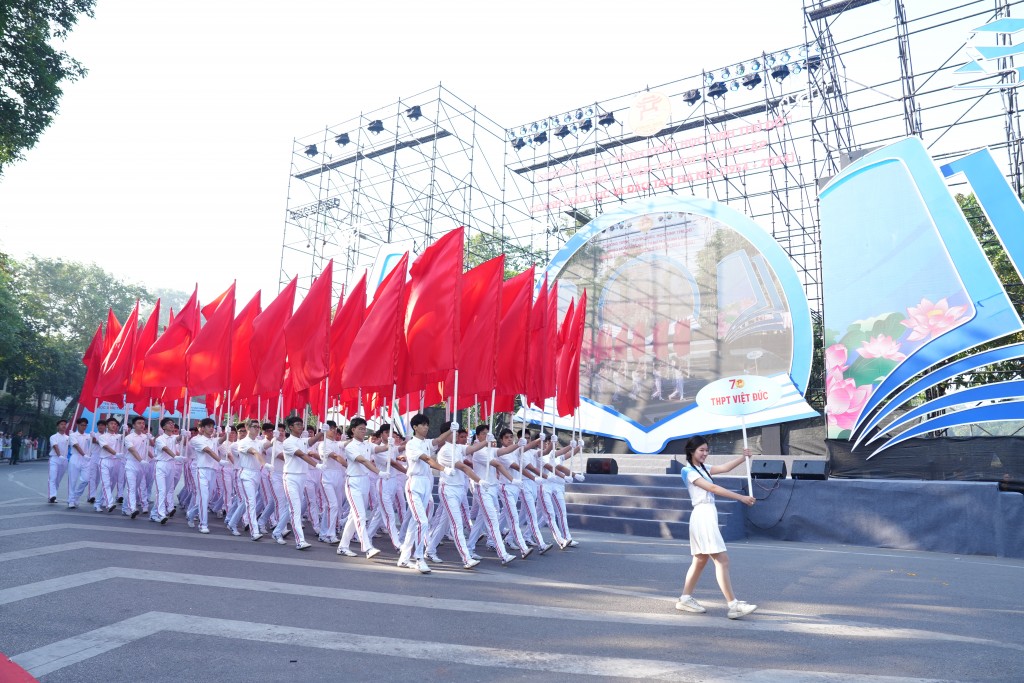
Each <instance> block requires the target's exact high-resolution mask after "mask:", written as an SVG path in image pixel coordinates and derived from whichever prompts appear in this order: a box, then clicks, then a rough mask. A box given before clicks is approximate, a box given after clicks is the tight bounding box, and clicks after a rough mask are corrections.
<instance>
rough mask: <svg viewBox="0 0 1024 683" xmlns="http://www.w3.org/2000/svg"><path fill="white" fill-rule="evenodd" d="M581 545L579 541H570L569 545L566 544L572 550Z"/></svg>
mask: <svg viewBox="0 0 1024 683" xmlns="http://www.w3.org/2000/svg"><path fill="white" fill-rule="evenodd" d="M579 544H580V542H579V541H569V542H568V543H566V545H567V546H569V547H570V548H576V547H579Z"/></svg>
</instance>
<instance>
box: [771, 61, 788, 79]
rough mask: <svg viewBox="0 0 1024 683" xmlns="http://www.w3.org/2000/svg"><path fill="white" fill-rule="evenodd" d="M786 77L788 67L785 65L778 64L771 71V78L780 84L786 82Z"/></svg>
mask: <svg viewBox="0 0 1024 683" xmlns="http://www.w3.org/2000/svg"><path fill="white" fill-rule="evenodd" d="M788 75H789V67H788V66H786V65H785V64H780V65H779V66H777V67H775V68H774V69H772V78H774V79H775V80H776V81H778V82H779V83H782V81H784V80H786V76H788Z"/></svg>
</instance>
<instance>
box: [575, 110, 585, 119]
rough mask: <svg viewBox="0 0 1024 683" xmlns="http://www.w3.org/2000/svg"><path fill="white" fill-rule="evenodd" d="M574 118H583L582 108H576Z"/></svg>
mask: <svg viewBox="0 0 1024 683" xmlns="http://www.w3.org/2000/svg"><path fill="white" fill-rule="evenodd" d="M576 120H577V121H582V120H583V110H582V109H577V110H576Z"/></svg>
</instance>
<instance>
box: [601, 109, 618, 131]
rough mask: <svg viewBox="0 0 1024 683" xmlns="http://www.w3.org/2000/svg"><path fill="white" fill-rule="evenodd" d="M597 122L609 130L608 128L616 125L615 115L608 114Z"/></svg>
mask: <svg viewBox="0 0 1024 683" xmlns="http://www.w3.org/2000/svg"><path fill="white" fill-rule="evenodd" d="M597 122H598V123H599V124H600V125H602V126H604V127H605V128H607V127H608V126H610V125H612V124H613V123H615V114H613V113H611V112H608V113H607V114H604V115H603V116H601V118H599V119H598V120H597Z"/></svg>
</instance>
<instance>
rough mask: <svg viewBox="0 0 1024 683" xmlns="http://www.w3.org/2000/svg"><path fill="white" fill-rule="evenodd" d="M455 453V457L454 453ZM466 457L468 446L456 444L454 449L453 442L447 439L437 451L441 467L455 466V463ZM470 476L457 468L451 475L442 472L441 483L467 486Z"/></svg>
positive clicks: (438, 462)
mask: <svg viewBox="0 0 1024 683" xmlns="http://www.w3.org/2000/svg"><path fill="white" fill-rule="evenodd" d="M453 453H454V457H453V455H452V454H453ZM465 457H466V447H465V446H464V445H462V444H455V450H454V451H453V450H452V442H451V441H446V442H445V444H444V445H443V446H441V450H439V451H438V452H437V464H439V465H440V466H441V467H455V463H458V462H462V461H463V459H465ZM467 481H469V477H467V476H466V473H465V472H463V471H462V470H458V469H457V470H455V472H453V473H452V474H451V475H448V474H445V473H444V472H442V473H441V483H443V484H445V485H447V486H465V485H466V482H467Z"/></svg>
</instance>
